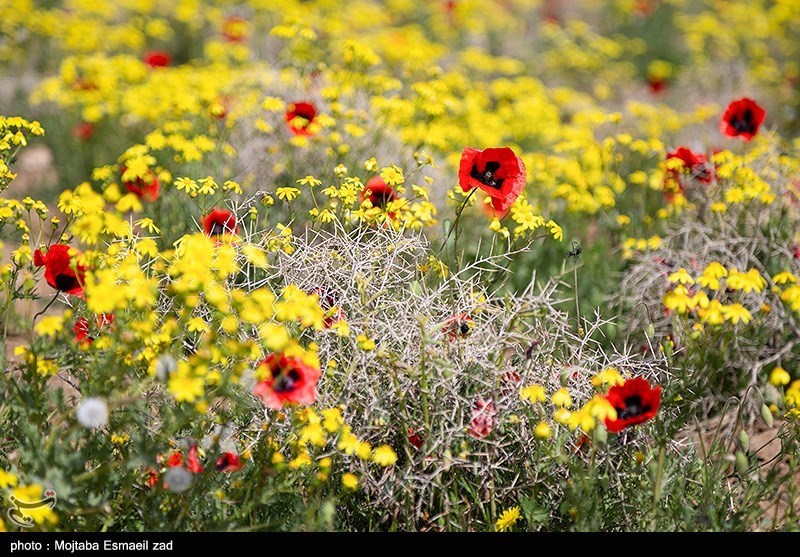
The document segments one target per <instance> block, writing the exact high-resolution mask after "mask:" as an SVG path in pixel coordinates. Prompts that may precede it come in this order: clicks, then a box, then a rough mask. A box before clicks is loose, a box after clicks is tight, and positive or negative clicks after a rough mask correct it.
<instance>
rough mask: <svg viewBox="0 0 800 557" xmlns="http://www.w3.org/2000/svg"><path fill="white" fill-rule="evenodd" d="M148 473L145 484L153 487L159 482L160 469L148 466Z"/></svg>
mask: <svg viewBox="0 0 800 557" xmlns="http://www.w3.org/2000/svg"><path fill="white" fill-rule="evenodd" d="M146 473H147V479H146V480H145V481H144V485H145V487H147V488H148V489H150V488H151V487H153V486H154V485H156V484H157V483H158V471H157V470H155V469H154V468H152V467H150V466H148V467H147V470H146Z"/></svg>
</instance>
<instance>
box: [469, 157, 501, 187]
mask: <svg viewBox="0 0 800 557" xmlns="http://www.w3.org/2000/svg"><path fill="white" fill-rule="evenodd" d="M498 170H500V163H499V162H497V161H489V162H487V163H486V166H485V167H484V168H483V172H480V171H479V170H478V165H477V164H473V165H472V170H470V173H469V176H470V178H472V179H474V180H477V181H479V182H480V183H481V184H483V185H484V186H489V187H490V188H494V189H496V190H499V189H500V188H502V187H503V182H504V181H505V180H504V178H498V177H497V171H498Z"/></svg>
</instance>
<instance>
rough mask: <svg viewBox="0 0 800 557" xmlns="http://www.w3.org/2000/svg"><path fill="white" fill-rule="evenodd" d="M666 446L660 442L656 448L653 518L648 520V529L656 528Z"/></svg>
mask: <svg viewBox="0 0 800 557" xmlns="http://www.w3.org/2000/svg"><path fill="white" fill-rule="evenodd" d="M666 452H667V451H666V447H665V446H664V445H663V444H662V445H661V448H660V449H659V450H658V468H657V469H656V485H655V488H654V489H653V520H652V521H651V522H650V529H651V530H655V529H656V516H655V514H656V508H657V507H658V501H659V500H660V499H661V483H662V482H663V481H664V456H665V455H666Z"/></svg>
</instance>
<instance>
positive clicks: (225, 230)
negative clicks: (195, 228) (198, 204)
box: [203, 207, 239, 236]
mask: <svg viewBox="0 0 800 557" xmlns="http://www.w3.org/2000/svg"><path fill="white" fill-rule="evenodd" d="M203 228H204V229H205V231H206V234H207V235H209V236H221V235H223V234H236V233H238V231H239V227H238V225H237V224H236V215H234V214H233V213H231V212H230V211H227V210H225V209H219V208H216V207H215V208H214V210H213V211H211V212H210V213H209V214H207V215H206V218H205V219H204V220H203Z"/></svg>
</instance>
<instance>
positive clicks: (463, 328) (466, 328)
mask: <svg viewBox="0 0 800 557" xmlns="http://www.w3.org/2000/svg"><path fill="white" fill-rule="evenodd" d="M458 330H459V331H460V332H461V334H462V335H466V334H467V333H469V323H467V322H466V321H462V322H461V325H459V327H458Z"/></svg>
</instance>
